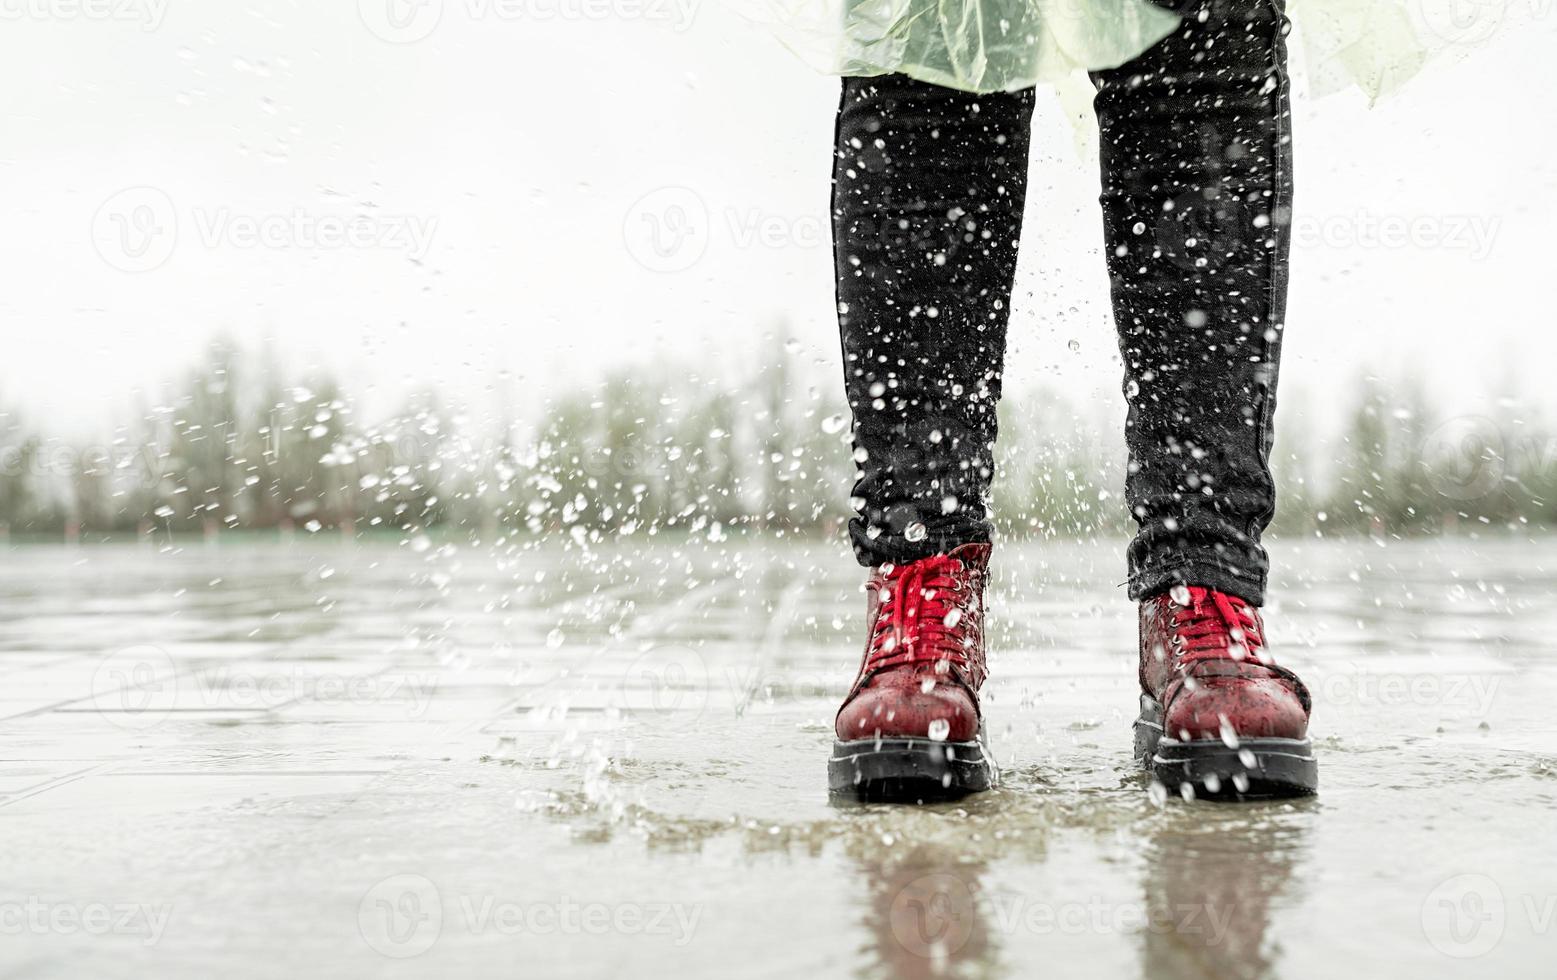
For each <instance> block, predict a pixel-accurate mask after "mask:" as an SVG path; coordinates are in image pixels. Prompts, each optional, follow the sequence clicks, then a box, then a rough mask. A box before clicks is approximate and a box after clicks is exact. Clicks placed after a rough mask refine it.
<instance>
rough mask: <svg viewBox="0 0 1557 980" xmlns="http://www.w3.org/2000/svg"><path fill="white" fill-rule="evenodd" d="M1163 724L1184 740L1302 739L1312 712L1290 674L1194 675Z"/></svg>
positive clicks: (1166, 732) (1180, 690)
mask: <svg viewBox="0 0 1557 980" xmlns="http://www.w3.org/2000/svg"><path fill="white" fill-rule="evenodd" d="M1162 727H1163V734H1164V735H1166V736H1167V737H1169V738H1175V739H1178V740H1180V741H1195V740H1199V739H1219V740H1224V741H1225V740H1227V738H1228V737H1229V736H1231V737H1233V738H1290V739H1302V738H1305V737H1307V734H1308V712H1307V710H1305V708H1304V707H1303V702H1302V700H1301V698H1300V697H1299V696H1298V693H1297V691H1296V690H1295V689H1294V687H1293V686H1292V684H1291V683H1290V682H1288V681H1287V680H1285V679H1284V678H1279V677H1258V678H1256V677H1203V678H1190V679H1187V680H1186V681H1185V682H1184V683H1183V684H1182V685H1181V686H1179V688H1178V691H1177V692H1176V694H1175V696H1174V697H1173V698H1172V699H1171V701H1170V703H1169V705H1168V710H1167V713H1166V716H1165V717H1164V719H1163V726H1162Z"/></svg>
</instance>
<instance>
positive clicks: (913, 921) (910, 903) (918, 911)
mask: <svg viewBox="0 0 1557 980" xmlns="http://www.w3.org/2000/svg"><path fill="white" fill-rule="evenodd" d="M857 860H858V865H859V870H860V877H861V880H863V881H865V882H868V883H869V888H870V894H869V897H868V904H867V906H866V912H865V926H866V928H867V929H868V930H869V932H870V935H871V936H872V938H873V940H874V950H873V951H872V952H874V954H875V956H874V957H873V958H872V962H871V964H870V968H868V969H866V970H865V971H863V972H864V974H865V975H868V976H883V975H884V976H891V977H899V978H906V980H917V978H920V977H924V978H930V977H959V976H969V975H974V976H978V975H983V974H985V973H986V972H988V968H989V966H990V965H991V964H992V962H993V961H994V959H995V958H996V956H997V953H998V949H997V947H996V946H995V944H994V942H993V940H992V937H991V935H990V931H989V929H988V927H987V925H986V923H985V922H984V919H983V917H982V915H981V914H980V911H979V892H980V887H981V886H980V876H981V875H982V874H983V873H984V870H985V869H984V865H983V864H982V863H972V864H970V863H966V862H963V861H959V860H958V859H957V856H956V852H954V851H953V850H951V849H950V848H946V847H942V846H939V845H924V844H921V845H916V846H914V847H912V848H910V849H908V850H906V851H905V852H904V853H902V854H897V853H894V852H892V851H891V850H890V849H883V850H880V851H877V852H876V853H872V854H869V855H858V856H857Z"/></svg>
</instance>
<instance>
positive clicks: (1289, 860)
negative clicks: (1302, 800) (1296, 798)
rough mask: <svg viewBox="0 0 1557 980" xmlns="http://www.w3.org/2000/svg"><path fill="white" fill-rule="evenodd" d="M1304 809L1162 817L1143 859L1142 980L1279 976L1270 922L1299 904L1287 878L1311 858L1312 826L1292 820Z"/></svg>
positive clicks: (1202, 809)
mask: <svg viewBox="0 0 1557 980" xmlns="http://www.w3.org/2000/svg"><path fill="white" fill-rule="evenodd" d="M1306 808H1307V805H1306V804H1299V805H1298V806H1297V807H1287V806H1281V807H1279V808H1273V810H1272V811H1271V812H1269V813H1268V814H1261V815H1253V816H1251V815H1250V814H1249V812H1248V811H1246V810H1245V811H1240V812H1239V813H1238V814H1233V813H1227V812H1226V811H1221V810H1219V809H1218V808H1216V806H1215V805H1214V804H1210V805H1206V804H1203V805H1199V806H1191V807H1188V808H1185V811H1184V812H1183V813H1182V814H1178V813H1175V814H1165V815H1164V816H1165V817H1167V818H1168V819H1167V820H1166V821H1165V822H1164V823H1162V824H1161V825H1160V826H1159V828H1158V829H1157V831H1156V832H1155V833H1153V835H1152V838H1151V842H1150V844H1149V846H1148V848H1147V853H1146V870H1145V873H1144V876H1143V890H1144V892H1145V898H1144V904H1145V907H1146V914H1147V923H1146V928H1145V930H1144V933H1143V943H1142V947H1141V976H1142V977H1151V978H1153V980H1157V978H1162V977H1213V976H1214V977H1228V978H1255V977H1268V976H1272V975H1274V974H1275V973H1276V972H1277V967H1278V965H1279V962H1280V960H1281V955H1282V950H1281V945H1280V941H1279V938H1278V937H1277V936H1276V935H1275V934H1274V933H1273V932H1272V931H1271V928H1270V925H1271V914H1272V911H1273V910H1277V909H1280V908H1282V907H1284V906H1289V905H1292V904H1294V903H1295V902H1296V901H1297V896H1296V895H1294V894H1293V893H1292V886H1293V881H1292V877H1293V874H1292V873H1293V869H1294V868H1295V867H1296V866H1298V865H1300V864H1301V863H1302V855H1303V852H1304V851H1305V850H1306V849H1307V840H1306V838H1307V833H1308V819H1307V816H1306V815H1305V814H1303V813H1301V812H1293V811H1294V810H1301V809H1306ZM1191 817H1192V818H1193V819H1190V818H1191Z"/></svg>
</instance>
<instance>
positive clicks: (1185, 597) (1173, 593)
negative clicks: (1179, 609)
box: [1168, 585, 1190, 606]
mask: <svg viewBox="0 0 1557 980" xmlns="http://www.w3.org/2000/svg"><path fill="white" fill-rule="evenodd" d="M1168 596H1169V598H1171V599H1172V600H1173V601H1174V602H1175V603H1176V604H1178V605H1180V606H1187V605H1189V598H1190V596H1189V586H1187V585H1175V586H1174V587H1173V588H1171V589H1169V590H1168Z"/></svg>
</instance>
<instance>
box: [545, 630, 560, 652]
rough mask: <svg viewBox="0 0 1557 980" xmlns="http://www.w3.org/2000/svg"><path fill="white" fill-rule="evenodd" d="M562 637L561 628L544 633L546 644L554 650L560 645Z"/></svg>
mask: <svg viewBox="0 0 1557 980" xmlns="http://www.w3.org/2000/svg"><path fill="white" fill-rule="evenodd" d="M563 639H564V637H563V635H562V630H560V629H554V630H552V631H551V632H550V633H547V634H546V646H547V647H549V648H551V649H553V650H555V649H557V648H558V647H560V646H562V641H563Z"/></svg>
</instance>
